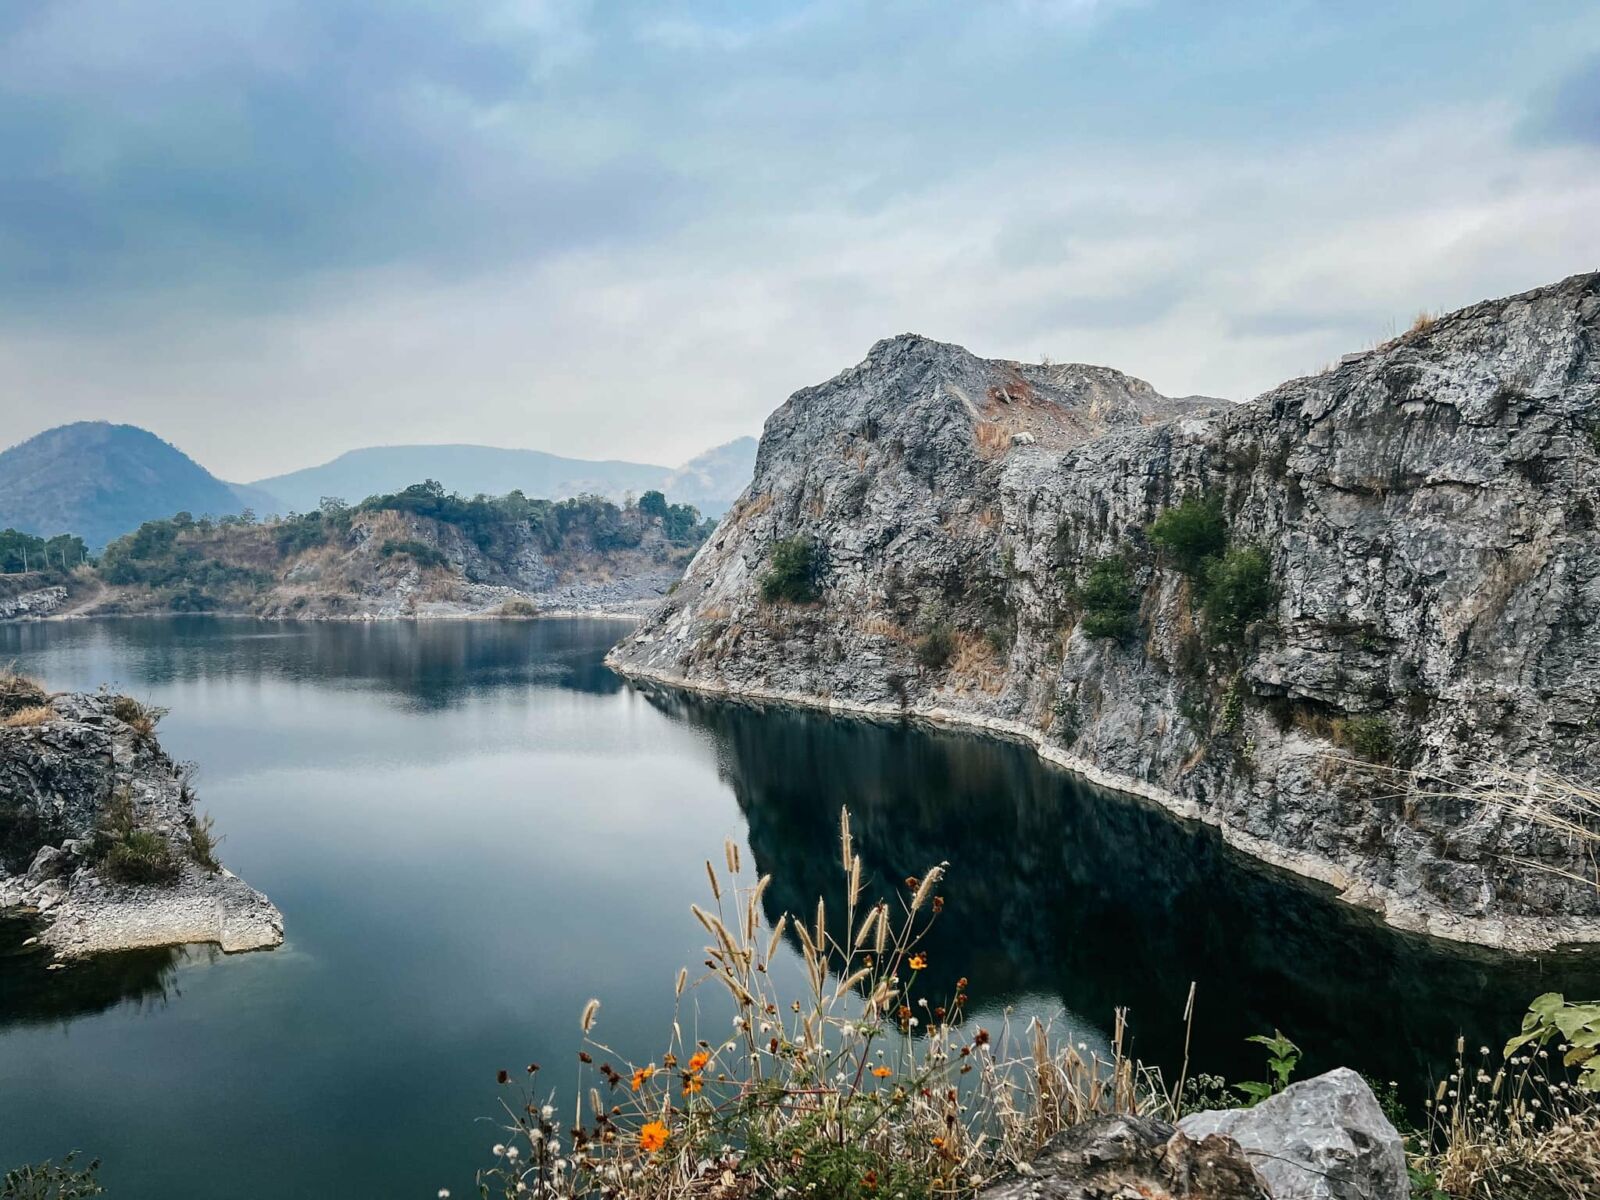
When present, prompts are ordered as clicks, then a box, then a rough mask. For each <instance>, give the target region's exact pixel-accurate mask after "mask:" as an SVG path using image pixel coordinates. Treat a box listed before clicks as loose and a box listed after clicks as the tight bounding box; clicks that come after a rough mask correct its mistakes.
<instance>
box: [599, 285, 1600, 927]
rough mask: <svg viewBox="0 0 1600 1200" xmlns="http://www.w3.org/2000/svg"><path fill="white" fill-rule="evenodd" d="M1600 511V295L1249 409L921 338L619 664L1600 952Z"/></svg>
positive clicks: (801, 431) (816, 439)
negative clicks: (931, 723)
mask: <svg viewBox="0 0 1600 1200" xmlns="http://www.w3.org/2000/svg"><path fill="white" fill-rule="evenodd" d="M1597 512H1600V274H1590V275H1580V276H1575V277H1574V278H1572V279H1568V280H1566V281H1564V282H1562V283H1558V284H1554V285H1551V286H1549V287H1545V288H1540V289H1538V290H1536V291H1532V292H1528V293H1526V294H1523V295H1520V296H1514V297H1510V298H1508V299H1503V300H1494V301H1487V302H1485V303H1482V304H1477V305H1474V306H1472V307H1470V308H1466V309H1463V310H1461V311H1460V312H1456V313H1453V314H1450V315H1448V316H1442V317H1439V318H1437V319H1433V320H1422V321H1419V322H1418V323H1417V325H1416V327H1415V328H1413V329H1412V330H1411V331H1409V332H1407V333H1406V334H1404V335H1402V336H1400V337H1398V338H1395V339H1393V340H1391V341H1389V342H1387V343H1385V344H1383V345H1381V346H1378V347H1375V348H1373V349H1370V350H1367V351H1364V352H1361V353H1357V354H1350V355H1346V356H1345V357H1344V358H1343V359H1341V360H1340V361H1339V362H1338V363H1337V364H1335V365H1334V366H1332V367H1330V368H1329V369H1328V370H1326V371H1324V372H1322V373H1320V374H1318V375H1313V376H1309V377H1307V378H1303V379H1294V380H1290V381H1288V382H1287V383H1284V384H1281V385H1280V386H1278V387H1277V388H1275V389H1273V390H1272V391H1270V392H1267V393H1266V394H1265V395H1263V396H1260V397H1258V398H1257V399H1255V400H1253V401H1251V402H1250V403H1248V404H1240V405H1227V404H1213V405H1209V406H1208V405H1206V404H1203V403H1186V402H1181V401H1178V402H1175V401H1168V400H1164V399H1163V398H1162V397H1160V396H1159V395H1157V394H1156V393H1155V391H1154V389H1152V388H1150V387H1149V386H1148V385H1147V384H1143V383H1140V382H1139V381H1137V380H1131V379H1129V378H1128V377H1127V376H1125V375H1120V374H1118V373H1117V372H1115V371H1109V370H1107V369H1105V368H1099V367H1078V366H1033V365H1028V364H1021V363H1013V362H1004V361H993V360H987V359H982V358H978V357H977V356H975V355H973V354H970V353H968V352H967V351H966V350H963V349H961V348H960V347H958V346H949V345H943V344H941V343H938V342H933V341H929V340H927V339H925V338H917V337H910V336H907V337H899V338H894V339H890V340H888V341H884V342H880V343H878V344H877V345H876V346H874V347H873V349H872V351H871V352H870V353H869V355H868V357H867V358H866V360H865V361H864V362H862V363H860V364H859V365H858V366H855V367H853V368H851V369H849V370H847V371H845V372H843V373H842V374H840V375H838V376H836V377H835V378H833V379H832V380H829V381H828V382H826V383H823V384H820V385H818V386H816V387H811V388H806V389H804V390H802V391H799V392H796V393H795V394H794V395H793V396H792V397H791V398H790V399H789V400H788V401H787V403H785V404H784V405H782V406H781V407H780V408H779V409H778V410H777V411H776V412H774V413H773V415H772V416H771V417H770V418H768V420H767V423H766V428H765V430H764V432H763V434H762V438H761V448H760V452H759V454H758V457H757V464H756V472H755V477H754V479H753V480H752V482H751V484H750V487H749V489H748V490H747V491H746V492H745V493H744V495H743V496H742V497H741V498H740V499H739V500H738V501H736V502H735V504H734V506H733V507H732V508H731V509H730V510H729V512H728V515H727V516H726V517H724V518H723V521H722V523H721V524H720V525H719V526H718V528H717V532H716V535H715V537H714V538H712V540H711V541H710V542H708V543H707V545H706V546H705V547H704V548H702V550H701V552H700V554H699V555H698V556H697V557H696V559H695V560H694V562H693V563H692V565H691V566H690V569H689V571H688V573H687V574H686V575H685V577H684V579H683V581H682V583H681V584H680V586H679V587H678V588H677V589H675V591H674V592H673V593H672V595H671V596H670V597H669V598H667V599H666V600H665V601H663V603H662V604H661V605H660V607H658V608H657V610H656V611H655V612H654V613H653V614H652V615H651V617H650V618H649V620H647V621H646V622H645V623H644V624H643V625H642V626H641V627H640V628H639V629H638V630H637V632H635V633H633V634H631V635H630V636H629V637H628V638H627V639H625V640H624V641H623V642H622V643H621V644H620V645H619V646H618V647H617V649H615V650H614V651H613V652H612V654H611V656H610V659H609V661H610V663H611V664H612V665H613V667H614V668H615V669H617V670H619V671H621V672H623V673H624V674H628V675H632V676H635V677H638V678H641V679H645V680H654V681H657V682H661V683H667V684H674V685H680V686H688V687H691V688H694V689H698V690H703V691H709V692H713V693H725V694H736V695H743V696H750V697H752V698H760V699H769V700H774V699H775V700H784V701H791V702H798V703H802V704H814V705H818V706H824V707H827V708H829V709H830V710H833V711H856V712H863V713H869V714H873V715H878V716H883V717H885V718H891V719H904V718H906V717H917V716H925V717H927V718H928V719H930V720H936V721H945V722H952V721H953V722H957V723H962V724H967V725H971V726H975V727H980V728H983V729H986V730H990V731H993V732H997V733H999V734H1001V735H1002V736H1009V737H1015V738H1018V739H1021V740H1024V741H1026V742H1029V743H1031V744H1032V745H1034V746H1035V747H1036V748H1037V749H1038V752H1039V753H1040V754H1041V755H1042V756H1043V757H1045V758H1047V759H1049V760H1051V761H1053V762H1056V763H1059V764H1061V765H1063V766H1067V767H1070V768H1073V769H1075V770H1077V771H1079V772H1081V773H1082V774H1083V775H1084V776H1086V777H1087V778H1088V779H1090V780H1092V781H1093V782H1095V783H1098V784H1101V785H1106V786H1110V787H1115V788H1118V789H1121V790H1123V791H1125V792H1131V793H1134V794H1137V795H1140V796H1143V797H1145V798H1146V799H1148V800H1150V801H1154V802H1156V803H1158V804H1161V805H1163V806H1165V807H1166V808H1168V809H1169V810H1171V811H1172V812H1174V813H1176V814H1179V815H1181V816H1183V817H1186V818H1189V819H1193V820H1197V821H1200V822H1204V823H1205V824H1207V825H1210V826H1212V827H1214V828H1215V829H1216V830H1217V831H1218V832H1219V834H1220V837H1221V840H1222V841H1224V842H1226V843H1227V844H1229V845H1231V846H1233V847H1235V848H1237V849H1239V850H1241V851H1243V852H1245V853H1248V854H1251V855H1254V856H1256V857H1257V858H1260V859H1262V860H1265V861H1267V862H1270V863H1273V864H1275V865H1277V866H1279V867H1285V868H1288V869H1290V870H1294V871H1297V872H1299V873H1301V874H1302V875H1305V876H1307V877H1310V878H1312V879H1315V880H1318V881H1320V882H1321V883H1323V884H1328V885H1332V886H1333V887H1334V888H1336V889H1337V890H1338V892H1339V893H1340V894H1341V895H1342V897H1343V898H1344V899H1346V900H1348V901H1349V902H1351V903H1353V904H1357V905H1360V906H1362V907H1363V908H1366V909H1369V910H1372V911H1374V912H1376V913H1379V914H1381V915H1382V916H1383V917H1384V919H1386V920H1387V921H1388V922H1390V923H1391V924H1394V925H1397V926H1400V927H1402V928H1406V929H1410V930H1415V931H1417V932H1422V933H1427V934H1430V935H1433V936H1437V937H1446V938H1453V939H1457V940H1462V941H1469V942H1478V943H1482V944H1487V945H1498V946H1504V947H1509V948H1514V949H1525V950H1536V949H1543V948H1546V947H1549V946H1551V945H1553V944H1557V943H1561V942H1569V941H1570V942H1576V941H1600V889H1596V888H1595V887H1594V886H1593V885H1592V881H1593V879H1594V864H1593V862H1592V860H1591V859H1589V858H1588V857H1587V856H1586V845H1587V844H1586V839H1584V838H1582V837H1568V836H1566V834H1564V833H1562V832H1559V831H1558V830H1557V829H1555V828H1554V824H1555V823H1556V822H1559V821H1567V822H1569V824H1568V826H1567V828H1571V827H1572V825H1571V822H1575V821H1582V820H1586V819H1587V818H1583V817H1574V816H1570V815H1569V814H1572V813H1583V812H1585V811H1591V812H1592V801H1591V802H1588V809H1587V810H1586V809H1585V802H1584V801H1583V800H1582V795H1583V793H1582V792H1581V790H1579V789H1581V788H1582V787H1585V786H1587V787H1588V788H1590V789H1591V790H1590V791H1589V792H1588V794H1589V795H1590V796H1592V795H1593V794H1594V793H1593V791H1592V789H1593V787H1594V786H1595V782H1594V781H1595V779H1596V770H1597V768H1596V764H1597V763H1600V716H1597V714H1600V637H1597V636H1596V634H1595V630H1596V628H1597V626H1600V532H1597V529H1600V518H1597V516H1596V514H1597ZM1413 772H1415V773H1413ZM1563 779H1565V780H1572V781H1577V782H1576V783H1574V784H1572V785H1570V788H1571V790H1570V791H1566V790H1564V789H1567V788H1568V787H1569V785H1567V784H1564V783H1562V782H1561V781H1562V780H1563ZM1507 797H1511V799H1509V800H1508V799H1507Z"/></svg>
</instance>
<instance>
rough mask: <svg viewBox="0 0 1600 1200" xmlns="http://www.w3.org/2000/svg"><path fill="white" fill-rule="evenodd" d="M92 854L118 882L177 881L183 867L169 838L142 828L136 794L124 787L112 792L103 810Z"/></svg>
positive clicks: (111, 877)
mask: <svg viewBox="0 0 1600 1200" xmlns="http://www.w3.org/2000/svg"><path fill="white" fill-rule="evenodd" d="M89 857H90V860H91V861H92V862H93V863H94V864H95V866H97V867H99V868H100V872H101V874H103V875H104V876H105V877H106V878H107V879H111V880H114V881H115V882H117V883H137V884H168V883H175V882H176V881H177V878H178V873H179V871H180V870H181V865H180V863H179V862H178V858H177V855H175V854H174V853H173V851H172V846H171V844H170V843H169V842H168V841H167V839H166V838H164V837H162V836H161V835H160V834H158V833H155V832H153V831H152V830H149V829H141V828H139V823H138V812H137V810H136V809H135V808H134V804H133V797H132V795H131V794H130V793H129V792H128V791H127V789H125V788H124V789H120V790H118V791H116V792H113V793H112V795H111V798H110V799H109V800H107V801H106V803H105V806H104V807H103V808H102V809H101V810H100V820H99V823H98V824H97V825H96V827H95V831H94V840H93V842H92V844H91V847H90V851H89Z"/></svg>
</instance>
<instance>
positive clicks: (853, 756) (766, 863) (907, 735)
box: [649, 689, 1600, 1083]
mask: <svg viewBox="0 0 1600 1200" xmlns="http://www.w3.org/2000/svg"><path fill="white" fill-rule="evenodd" d="M649 694H650V696H651V698H652V702H653V703H655V704H657V705H658V706H659V707H661V708H662V709H663V710H664V711H667V712H669V713H670V714H672V715H673V716H675V717H677V718H679V719H681V720H684V721H687V722H689V723H691V724H693V725H695V726H697V727H700V728H703V729H705V730H707V731H709V732H710V733H711V734H712V735H714V739H715V743H716V745H717V747H718V754H719V765H720V769H721V771H722V773H723V775H724V777H725V778H726V779H727V780H728V782H729V783H730V784H731V786H732V787H733V789H734V792H735V794H736V796H737V798H738V802H739V805H740V807H741V808H742V809H743V811H744V813H745V815H746V817H747V818H748V821H749V826H750V830H749V839H750V846H751V849H752V851H753V852H754V855H755V858H756V862H757V866H758V869H759V870H760V871H762V872H768V873H771V875H772V876H773V882H772V885H771V887H770V889H769V891H768V893H767V896H768V909H769V917H770V918H772V919H776V917H777V915H778V914H779V913H781V912H783V911H789V912H795V913H809V912H810V911H812V909H813V908H814V907H815V904H816V897H817V896H819V895H821V896H824V897H826V898H827V900H828V904H829V907H830V908H831V909H833V911H835V912H839V911H842V906H843V898H842V897H843V892H842V887H841V880H840V871H839V857H838V816H839V809H840V807H841V806H846V805H847V806H848V807H849V808H850V810H851V813H852V828H853V829H854V831H855V836H856V841H857V845H858V849H859V851H860V853H861V855H862V859H863V863H864V865H865V867H866V868H867V874H868V875H869V877H870V878H871V879H872V880H874V881H875V882H877V883H887V884H890V885H893V884H895V883H897V882H899V881H902V880H903V879H904V878H905V877H907V876H908V875H915V874H918V873H920V872H921V871H923V870H924V869H925V868H927V867H928V866H929V865H930V864H932V863H937V862H940V861H942V860H948V861H949V863H950V874H949V880H948V883H947V884H946V886H945V887H944V888H943V889H942V890H943V891H944V893H945V896H946V900H947V904H946V908H945V910H944V914H943V915H942V916H941V917H940V919H939V921H938V922H937V924H936V925H935V927H934V932H933V934H932V935H931V940H930V942H929V949H930V952H931V957H932V969H933V971H934V972H935V975H936V977H935V978H934V979H933V980H931V981H930V982H932V983H933V984H934V985H935V991H936V992H937V991H944V990H949V989H951V988H952V987H953V984H954V980H955V977H956V976H957V975H966V976H969V977H970V978H971V981H972V983H971V987H970V989H969V990H970V992H971V993H972V996H973V1002H974V1005H977V1006H982V1007H984V1008H992V1007H994V1006H997V1005H1000V1004H1004V1003H1007V1002H1010V1001H1012V1000H1015V999H1018V998H1020V997H1024V996H1035V997H1036V996H1038V995H1040V994H1043V995H1047V996H1052V997H1059V1000H1060V1004H1061V1005H1062V1006H1063V1007H1064V1008H1065V1009H1066V1010H1067V1011H1068V1012H1071V1013H1075V1014H1079V1015H1081V1016H1082V1017H1085V1018H1088V1019H1090V1020H1093V1021H1095V1022H1096V1023H1097V1024H1098V1026H1099V1028H1100V1030H1101V1031H1102V1032H1103V1031H1104V1030H1105V1028H1106V1027H1107V1026H1109V1024H1110V1022H1111V1016H1112V1012H1113V1009H1114V1008H1115V1007H1116V1006H1118V1005H1127V1006H1128V1007H1129V1008H1130V1010H1131V1023H1132V1029H1133V1031H1134V1038H1135V1045H1134V1050H1135V1052H1136V1053H1137V1054H1139V1055H1140V1056H1141V1057H1143V1058H1144V1059H1145V1060H1146V1061H1151V1062H1157V1063H1160V1064H1162V1065H1163V1066H1166V1067H1168V1068H1172V1067H1175V1066H1176V1065H1177V1064H1178V1063H1179V1062H1180V1061H1181V1059H1182V1053H1183V1038H1184V1028H1183V1021H1182V1017H1181V1014H1182V1011H1183V1006H1184V1000H1185V997H1186V995H1187V993H1188V989H1189V984H1190V981H1191V980H1193V981H1196V982H1197V983H1198V993H1197V996H1198V1000H1197V1006H1196V1021H1195V1028H1194V1044H1193V1061H1194V1067H1195V1069H1197V1070H1203V1071H1212V1072H1216V1073H1221V1074H1225V1075H1227V1076H1228V1077H1229V1078H1233V1079H1241V1078H1255V1077H1258V1076H1259V1075H1261V1074H1262V1060H1261V1056H1260V1054H1259V1052H1258V1051H1257V1050H1256V1048H1254V1047H1249V1046H1247V1045H1245V1043H1244V1041H1243V1039H1244V1038H1245V1037H1246V1036H1248V1035H1249V1034H1253V1033H1259V1032H1262V1031H1270V1030H1271V1029H1273V1028H1274V1027H1277V1028H1281V1029H1283V1030H1284V1032H1285V1033H1287V1034H1288V1035H1289V1036H1290V1037H1292V1038H1294V1039H1295V1040H1296V1041H1297V1042H1299V1043H1300V1045H1301V1046H1302V1047H1304V1048H1305V1050H1306V1059H1305V1064H1304V1069H1305V1070H1306V1071H1307V1072H1315V1071H1319V1070H1323V1069H1326V1068H1329V1067H1332V1066H1335V1065H1340V1064H1345V1065H1350V1066H1354V1067H1356V1068H1358V1069H1360V1070H1362V1071H1364V1072H1366V1073H1367V1074H1369V1075H1371V1076H1373V1077H1375V1078H1379V1079H1385V1080H1387V1079H1396V1080H1405V1081H1407V1082H1408V1083H1416V1082H1420V1081H1423V1080H1426V1079H1428V1078H1429V1077H1430V1074H1432V1073H1435V1072H1438V1071H1439V1070H1440V1069H1441V1068H1443V1067H1444V1066H1445V1064H1446V1063H1447V1062H1448V1061H1449V1059H1450V1058H1451V1056H1452V1055H1453V1052H1454V1049H1455V1040H1456V1037H1457V1036H1458V1035H1465V1036H1466V1037H1467V1038H1468V1041H1469V1044H1471V1045H1474V1046H1476V1045H1478V1044H1480V1043H1482V1044H1487V1045H1491V1046H1495V1045H1499V1044H1501V1043H1503V1041H1504V1039H1505V1037H1506V1036H1507V1035H1508V1034H1509V1033H1510V1032H1513V1031H1514V1030H1515V1029H1516V1028H1517V1027H1518V1024H1519V1022H1520V1019H1521V1014H1522V1012H1523V1011H1524V1010H1525V1008H1526V1006H1527V1003H1528V1001H1529V1000H1530V999H1531V998H1532V997H1533V996H1535V995H1537V994H1538V993H1540V992H1543V991H1547V990H1551V989H1555V990H1566V991H1568V992H1569V993H1571V994H1577V995H1586V996H1588V995H1600V961H1597V960H1596V957H1595V956H1594V955H1592V954H1586V955H1577V954H1574V955H1564V956H1555V955H1551V956H1544V957H1542V958H1539V959H1533V958H1524V957H1514V956H1509V955H1503V954H1495V953H1489V952H1485V951H1480V950H1475V949H1472V948H1470V947H1463V946H1450V945H1445V944H1441V943H1437V942H1433V941H1430V940H1426V939H1422V938H1417V937H1413V936H1410V935H1403V934H1400V933H1397V932H1396V931H1394V930H1392V929H1389V928H1387V927H1385V926H1383V925H1382V924H1381V923H1380V922H1379V921H1377V920H1376V919H1375V918H1373V917H1372V916H1371V915H1370V914H1367V913H1364V912H1361V911H1358V910H1356V909H1354V908H1352V907H1350V906H1348V905H1345V904H1342V903H1339V902H1337V901H1336V900H1335V899H1333V897H1332V895H1331V893H1330V892H1328V891H1327V890H1326V889H1321V888H1313V887H1310V886H1307V885H1306V884H1304V883H1303V882H1301V881H1300V880H1298V879H1295V878H1294V877H1292V876H1289V875H1286V874H1285V873H1283V872H1279V871H1276V870H1273V869H1270V868H1267V867H1264V866H1262V865H1261V864H1258V863H1256V862H1254V861H1253V860H1251V859H1249V858H1247V857H1245V856H1243V855H1240V854H1238V853H1236V852H1235V851H1232V850H1230V849H1229V848H1228V847H1226V846H1225V845H1224V844H1223V843H1222V841H1221V839H1220V838H1219V837H1218V836H1217V835H1216V833H1215V831H1214V830H1211V829H1209V828H1205V827H1200V826H1195V825H1191V824H1187V823H1180V822H1178V821H1175V820H1173V819H1172V818H1171V817H1170V816H1169V815H1168V814H1166V813H1165V812H1163V811H1161V810H1159V809H1157V808H1156V807H1155V806H1153V805H1150V804H1147V803H1145V802H1142V801H1138V800H1135V799H1132V798H1129V797H1125V796H1121V795H1118V794H1114V793H1108V792H1105V791H1101V790H1099V789H1096V788H1093V787H1091V786H1089V785H1087V784H1084V783H1082V782H1080V781H1079V780H1077V779H1076V778H1074V777H1073V776H1071V775H1069V774H1067V773H1065V772H1062V771H1058V770H1056V769H1054V768H1050V767H1048V766H1046V765H1045V764H1044V763H1042V762H1041V761H1040V760H1039V759H1038V758H1037V756H1036V755H1034V753H1033V752H1032V750H1031V749H1029V748H1027V747H1024V746H1018V745H1012V744H1007V743H1003V742H998V741H995V740H993V739H988V738H982V737H978V736H975V735H968V734H961V733H948V732H934V731H928V730H923V729H915V728H908V727H903V726H897V725H892V724H881V723H870V722H865V721H859V720H852V719H832V718H827V717H823V716H820V715H815V714H809V713H800V712H795V711H792V710H785V709H778V708H771V709H767V708H759V709H758V708H756V707H752V706H749V705H745V704H739V703H734V702H727V701H712V700H705V699H701V698H697V697H692V696H685V695H683V694H678V693H666V692H662V691H660V690H657V689H650V690H649Z"/></svg>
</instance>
